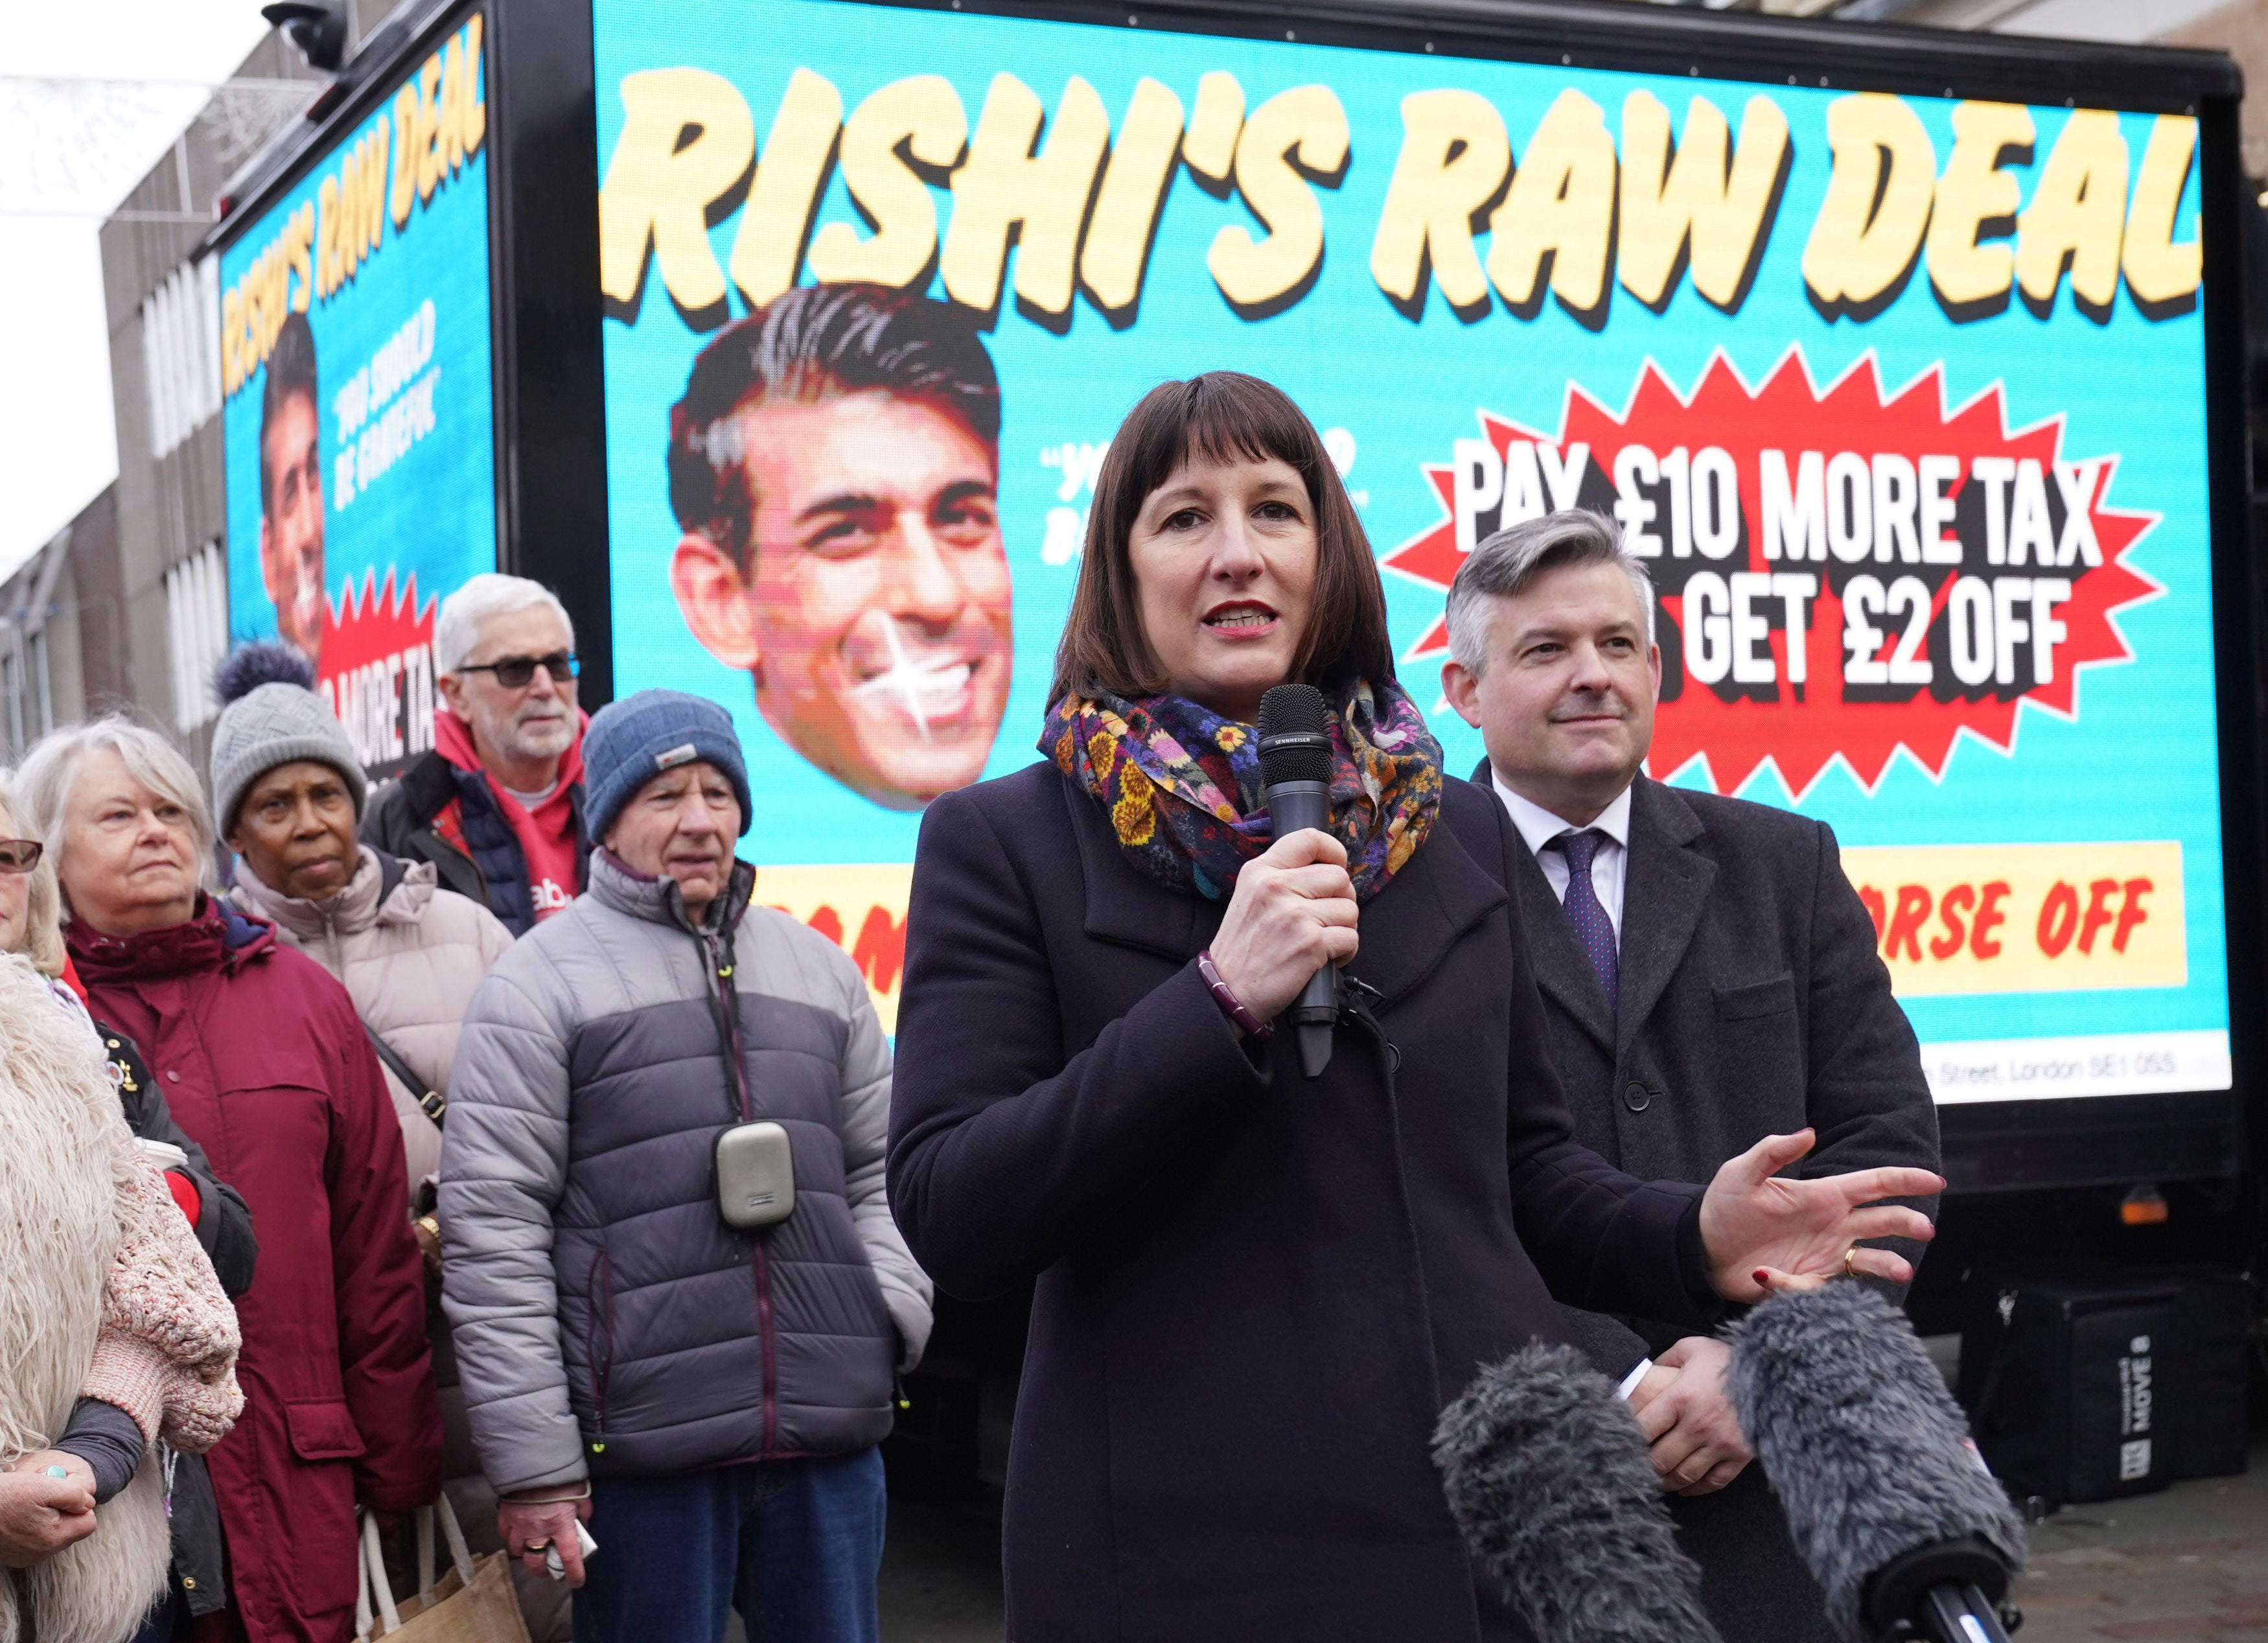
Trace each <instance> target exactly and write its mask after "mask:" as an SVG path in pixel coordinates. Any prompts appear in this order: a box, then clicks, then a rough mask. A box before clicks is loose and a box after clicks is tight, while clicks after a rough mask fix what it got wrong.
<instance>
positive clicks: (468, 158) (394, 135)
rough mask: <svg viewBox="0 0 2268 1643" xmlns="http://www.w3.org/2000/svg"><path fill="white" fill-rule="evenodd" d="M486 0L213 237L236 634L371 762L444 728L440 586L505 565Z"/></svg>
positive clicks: (421, 745)
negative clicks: (243, 218)
mask: <svg viewBox="0 0 2268 1643" xmlns="http://www.w3.org/2000/svg"><path fill="white" fill-rule="evenodd" d="M485 60H486V59H485V53H484V52H483V49H482V17H481V15H480V14H479V13H478V12H475V13H474V14H473V15H472V16H471V17H470V18H468V19H466V20H465V21H464V22H463V23H462V24H461V25H460V26H458V27H457V28H456V29H454V30H453V31H452V32H451V33H449V34H448V35H446V37H445V38H444V39H442V40H440V41H437V42H436V43H435V45H434V46H433V48H432V49H431V52H430V53H428V54H426V55H423V56H421V57H420V58H418V59H417V60H416V62H415V63H413V65H412V66H411V67H410V68H409V70H408V71H407V72H406V73H405V74H404V75H403V76H402V77H401V80H400V82H399V84H398V85H395V86H394V87H393V88H392V89H390V90H389V91H388V92H386V93H385V94H384V95H383V96H382V97H381V98H380V99H379V100H378V102H377V103H376V104H375V106H374V107H372V109H371V110H370V112H369V113H368V114H365V117H364V118H363V119H362V120H360V121H359V122H355V123H354V124H353V125H351V126H350V128H349V129H346V130H344V131H342V133H340V135H339V136H338V137H337V138H336V140H335V141H333V142H331V143H329V144H328V145H327V146H326V147H325V149H324V150H323V151H322V152H321V153H320V155H319V156H318V157H317V158H315V159H314V160H313V163H312V164H311V165H310V166H308V167H307V169H306V171H305V173H304V174H303V175H301V176H300V177H299V178H298V181H296V182H294V183H293V184H292V186H291V188H289V189H287V190H286V191H285V192H284V193H283V194H281V195H278V196H277V198H276V200H275V201H274V202H273V203H270V204H269V205H268V206H267V208H266V209H265V210H262V211H261V214H260V215H259V216H258V217H255V218H254V219H253V220H251V221H250V222H248V223H247V224H246V225H245V226H244V227H243V228H242V229H240V230H239V231H238V232H237V233H236V234H235V236H234V237H233V239H232V240H231V241H230V243H229V244H228V245H227V246H226V247H225V248H224V249H223V251H222V253H221V364H222V372H221V379H222V387H223V391H224V394H225V401H224V408H223V416H224V422H223V435H222V438H223V444H224V447H225V459H224V460H225V468H226V474H227V488H228V585H229V631H230V637H231V638H232V639H237V640H241V639H252V638H273V637H279V636H280V637H283V638H285V639H287V640H289V641H291V643H292V644H295V645H298V647H299V648H300V649H301V650H303V651H305V652H306V653H307V654H308V655H309V656H310V657H312V658H313V659H314V662H315V666H316V672H317V675H318V678H319V681H320V689H322V691H323V694H324V695H325V696H326V697H327V698H328V699H329V700H330V701H331V702H332V703H333V704H334V705H335V707H336V709H337V711H338V714H339V718H340V719H341V721H342V723H344V724H345V726H347V730H348V733H349V734H350V735H351V736H352V737H353V738H354V740H355V742H356V745H357V748H358V749H359V750H360V752H361V754H362V756H363V759H364V762H365V763H366V764H367V765H369V767H370V768H371V769H372V770H374V771H391V770H396V769H398V768H399V767H400V766H401V764H402V763H404V762H406V761H407V760H409V759H410V758H414V757H415V756H416V755H418V754H421V753H423V752H425V751H427V750H428V749H430V748H431V747H432V745H433V730H432V723H433V708H434V704H435V693H434V687H433V665H432V652H431V645H432V637H433V611H434V607H435V604H436V602H437V600H438V599H439V598H440V597H442V596H444V595H446V594H447V593H449V592H450V591H451V590H452V589H453V588H454V587H455V586H457V585H458V584H459V583H460V582H462V581H463V580H464V579H465V578H467V577H468V576H471V575H472V574H474V573H475V571H492V570H494V569H495V568H496V557H497V504H496V460H495V450H494V446H495V438H494V431H493V429H494V416H493V409H492V407H493V389H492V385H491V381H490V375H491V372H490V322H489V175H488V147H487V136H488V99H487V94H486V91H485V79H486V76H485V71H484V66H483V65H484V63H485Z"/></svg>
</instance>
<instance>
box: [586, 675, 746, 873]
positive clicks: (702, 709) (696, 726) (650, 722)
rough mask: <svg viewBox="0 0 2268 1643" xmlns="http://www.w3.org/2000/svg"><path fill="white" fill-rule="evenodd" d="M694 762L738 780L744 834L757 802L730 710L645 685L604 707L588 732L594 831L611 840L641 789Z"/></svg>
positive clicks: (589, 824) (589, 821)
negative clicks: (609, 832) (750, 790)
mask: <svg viewBox="0 0 2268 1643" xmlns="http://www.w3.org/2000/svg"><path fill="white" fill-rule="evenodd" d="M696 759H704V760H706V761H707V762H708V763H711V764H713V765H715V766H716V767H717V768H718V770H722V771H724V772H725V780H726V781H729V782H730V783H732V784H733V795H734V796H735V797H736V798H738V799H740V831H741V833H742V834H746V833H747V830H748V822H749V821H750V820H751V817H750V814H749V813H750V811H751V810H752V809H753V808H754V807H753V806H752V805H751V804H750V803H749V799H748V767H747V763H746V762H744V761H743V760H742V759H741V757H740V738H739V737H738V736H736V735H734V734H733V716H732V715H731V714H730V713H727V712H726V711H725V710H724V709H723V708H721V707H718V705H717V704H715V703H714V702H711V701H708V700H707V699H705V698H703V697H701V696H688V695H686V694H685V692H684V691H682V690H641V691H639V692H638V693H637V695H636V696H624V697H623V698H622V700H621V701H619V702H610V703H608V704H607V705H606V706H605V707H602V708H600V710H599V711H597V712H596V713H593V715H592V716H591V723H590V726H589V727H588V728H586V729H585V731H584V732H583V824H584V826H585V828H587V829H589V831H590V836H592V837H593V838H594V839H603V838H605V837H606V836H607V829H608V828H611V827H612V826H614V824H615V817H616V816H618V815H620V814H622V807H623V806H624V805H626V804H628V803H630V800H631V799H632V798H634V797H635V796H636V795H637V790H638V789H639V788H641V787H643V786H644V785H646V784H647V783H648V782H650V781H652V779H653V778H654V777H657V776H659V775H660V774H661V773H662V772H663V771H664V770H675V769H676V768H677V767H678V766H679V765H681V764H690V763H693V762H694V761H695V760H696Z"/></svg>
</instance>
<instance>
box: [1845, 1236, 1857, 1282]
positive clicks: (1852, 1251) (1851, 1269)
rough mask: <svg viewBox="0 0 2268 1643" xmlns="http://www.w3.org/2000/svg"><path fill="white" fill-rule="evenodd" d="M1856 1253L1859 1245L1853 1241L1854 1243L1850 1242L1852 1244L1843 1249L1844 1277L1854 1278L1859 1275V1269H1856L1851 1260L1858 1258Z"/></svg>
mask: <svg viewBox="0 0 2268 1643" xmlns="http://www.w3.org/2000/svg"><path fill="white" fill-rule="evenodd" d="M1858 1255H1859V1246H1858V1245H1857V1244H1855V1243H1854V1244H1852V1246H1851V1247H1850V1248H1849V1249H1845V1251H1844V1252H1843V1276H1844V1277H1845V1278H1856V1277H1858V1276H1859V1269H1858V1268H1857V1267H1855V1266H1853V1265H1852V1261H1854V1260H1856V1259H1857V1258H1858Z"/></svg>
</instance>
